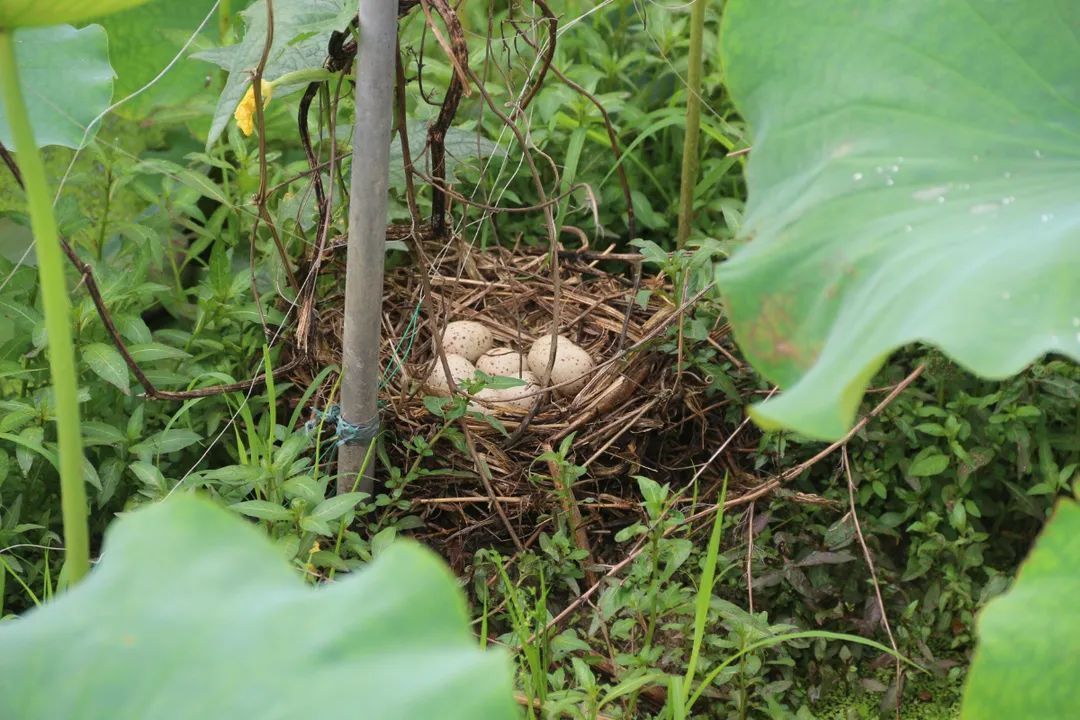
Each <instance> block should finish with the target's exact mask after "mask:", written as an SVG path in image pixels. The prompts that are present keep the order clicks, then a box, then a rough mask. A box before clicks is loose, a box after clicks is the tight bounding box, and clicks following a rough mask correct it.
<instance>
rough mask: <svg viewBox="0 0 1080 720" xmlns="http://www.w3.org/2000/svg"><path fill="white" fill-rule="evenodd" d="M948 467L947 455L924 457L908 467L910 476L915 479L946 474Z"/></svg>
mask: <svg viewBox="0 0 1080 720" xmlns="http://www.w3.org/2000/svg"><path fill="white" fill-rule="evenodd" d="M947 467H949V458H948V456H947V455H940V454H932V455H924V456H922V457H921V458H918V459H917V460H915V462H913V463H911V465H910V466H909V467H908V475H911V476H913V477H930V476H932V475H940V474H941V473H943V472H945V468H947Z"/></svg>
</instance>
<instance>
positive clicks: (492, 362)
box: [476, 347, 529, 377]
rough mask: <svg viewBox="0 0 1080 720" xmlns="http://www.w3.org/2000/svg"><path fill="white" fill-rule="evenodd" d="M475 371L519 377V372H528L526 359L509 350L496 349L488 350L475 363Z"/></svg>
mask: <svg viewBox="0 0 1080 720" xmlns="http://www.w3.org/2000/svg"><path fill="white" fill-rule="evenodd" d="M476 369H477V370H480V371H482V372H486V373H487V374H488V375H502V376H505V377H521V372H522V370H524V371H525V372H528V371H529V361H528V359H527V358H526V357H525V356H524V355H522V354H521V353H519V352H516V351H514V350H511V349H510V348H504V347H497V348H492V349H491V350H488V351H487V352H486V353H484V354H483V355H481V356H480V359H479V360H477V361H476Z"/></svg>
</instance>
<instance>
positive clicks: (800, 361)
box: [717, 0, 1080, 439]
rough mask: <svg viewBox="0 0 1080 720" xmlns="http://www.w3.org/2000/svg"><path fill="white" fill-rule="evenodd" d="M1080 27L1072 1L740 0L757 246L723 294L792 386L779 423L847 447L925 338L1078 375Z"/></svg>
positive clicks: (732, 57)
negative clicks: (882, 386)
mask: <svg viewBox="0 0 1080 720" xmlns="http://www.w3.org/2000/svg"><path fill="white" fill-rule="evenodd" d="M1078 26H1080V4H1077V3H1063V2H1057V1H1056V0H1029V2H1024V3H1007V2H987V1H983V0H975V1H973V0H905V2H903V3H896V2H891V1H890V0H836V1H834V2H829V3H821V2H814V1H813V0H791V1H790V2H783V3H770V2H755V1H753V0H732V2H729V3H728V4H727V5H726V6H725V9H724V20H723V38H722V41H721V43H720V45H721V48H722V52H723V60H724V65H725V68H726V70H727V80H728V85H729V90H730V92H731V94H732V97H733V99H734V100H735V102H736V105H737V106H738V109H739V110H740V112H741V113H742V115H743V116H744V117H745V118H746V119H747V120H748V121H749V124H750V126H751V128H752V129H753V131H754V133H753V134H754V138H753V151H752V152H751V153H750V161H749V165H748V168H747V182H748V188H749V202H748V204H747V211H746V218H745V223H744V225H743V227H742V230H741V236H742V237H743V238H744V239H745V238H752V240H751V241H750V242H749V244H748V245H746V246H745V247H743V248H742V249H741V250H740V251H739V252H737V253H736V254H735V256H734V257H733V258H732V259H731V261H729V262H727V263H724V264H723V265H722V266H721V267H720V270H719V271H718V273H717V280H718V284H719V286H720V287H721V289H722V290H723V292H724V294H725V297H726V301H727V309H728V312H729V317H730V320H731V322H732V325H733V327H734V330H735V335H736V339H737V340H738V342H739V344H740V346H741V347H742V349H743V350H744V352H745V353H746V354H747V357H748V358H749V359H750V360H751V362H752V363H753V364H754V366H755V367H756V368H757V369H758V370H759V371H760V372H761V373H762V374H763V375H764V376H765V377H766V378H768V379H769V380H770V381H772V382H774V383H776V384H778V385H779V386H780V387H781V388H783V389H784V390H785V392H784V393H783V394H781V395H780V396H779V397H777V398H776V399H773V400H770V401H768V402H766V403H764V404H762V405H760V406H758V407H757V408H756V409H755V410H754V414H755V417H756V418H757V419H758V420H759V421H760V422H762V423H763V424H765V425H766V426H767V427H773V426H778V425H782V426H785V427H788V428H792V429H795V430H797V431H799V432H800V433H803V434H805V435H809V436H812V437H816V438H825V439H834V438H838V437H840V436H841V435H843V434H844V432H845V431H846V430H847V428H848V427H850V425H851V422H852V420H853V418H854V415H855V413H856V411H857V409H858V406H859V403H860V401H861V398H862V395H863V392H864V390H865V389H866V386H867V383H868V382H869V381H870V379H871V377H872V376H873V374H874V372H875V371H876V369H877V368H879V367H880V366H881V364H882V363H883V362H884V361H885V359H886V358H887V357H888V355H889V354H890V353H891V352H893V351H894V350H896V349H897V348H899V347H901V346H904V345H907V344H910V343H914V342H925V343H929V344H932V345H935V346H937V347H939V348H941V349H942V350H943V351H944V352H945V354H946V355H948V356H949V357H950V358H952V359H953V360H955V361H957V362H958V363H959V364H960V365H962V366H964V367H965V368H967V369H968V370H971V371H973V372H975V373H977V374H979V375H982V376H985V377H990V378H1002V377H1006V376H1008V375H1012V374H1014V373H1016V372H1018V371H1019V370H1021V369H1022V368H1023V367H1024V366H1025V365H1027V364H1028V363H1030V362H1031V361H1033V360H1034V359H1036V358H1038V357H1039V356H1041V355H1042V354H1044V353H1046V352H1059V353H1062V354H1064V355H1068V356H1070V357H1073V358H1076V359H1080V327H1078V326H1080V283H1078V282H1076V278H1077V277H1078V276H1080V233H1078V230H1077V228H1078V227H1080V205H1077V203H1076V201H1075V195H1074V193H1073V192H1072V188H1073V187H1075V186H1076V185H1077V183H1078V182H1080V171H1078V170H1077V168H1078V167H1080V165H1078V161H1080V145H1078V143H1077V140H1076V128H1077V127H1078V125H1080V84H1077V83H1076V77H1077V76H1078V75H1080V54H1078V53H1077V52H1076V35H1075V33H1076V28H1077V27H1078ZM931 27H932V30H930V31H928V28H931ZM807 58H813V61H812V62H808V61H807ZM974 58H977V60H974Z"/></svg>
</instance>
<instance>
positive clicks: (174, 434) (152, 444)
mask: <svg viewBox="0 0 1080 720" xmlns="http://www.w3.org/2000/svg"><path fill="white" fill-rule="evenodd" d="M200 440H202V436H201V435H199V434H198V433H197V432H194V431H192V430H184V429H172V430H162V431H161V432H159V433H155V434H153V435H151V436H150V437H148V438H146V439H145V440H143V441H142V442H141V443H139V444H138V445H136V446H134V447H133V448H131V452H133V453H135V454H136V455H162V454H165V453H171V452H176V451H177V450H183V449H184V448H186V447H188V446H189V445H193V444H195V443H197V442H199V441H200Z"/></svg>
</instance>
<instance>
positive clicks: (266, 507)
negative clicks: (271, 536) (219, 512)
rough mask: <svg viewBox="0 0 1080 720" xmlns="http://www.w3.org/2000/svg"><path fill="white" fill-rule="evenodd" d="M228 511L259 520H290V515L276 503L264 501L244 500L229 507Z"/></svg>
mask: <svg viewBox="0 0 1080 720" xmlns="http://www.w3.org/2000/svg"><path fill="white" fill-rule="evenodd" d="M229 508H230V509H232V510H235V511H236V512H238V513H242V514H244V515H247V516H248V517H253V518H258V519H260V520H290V519H291V518H292V513H291V512H289V511H288V510H286V509H285V508H283V507H281V506H280V505H278V504H277V503H272V502H267V501H265V500H245V501H244V502H238V503H235V504H233V505H230V506H229Z"/></svg>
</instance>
